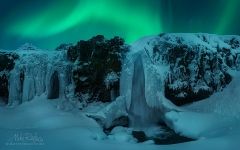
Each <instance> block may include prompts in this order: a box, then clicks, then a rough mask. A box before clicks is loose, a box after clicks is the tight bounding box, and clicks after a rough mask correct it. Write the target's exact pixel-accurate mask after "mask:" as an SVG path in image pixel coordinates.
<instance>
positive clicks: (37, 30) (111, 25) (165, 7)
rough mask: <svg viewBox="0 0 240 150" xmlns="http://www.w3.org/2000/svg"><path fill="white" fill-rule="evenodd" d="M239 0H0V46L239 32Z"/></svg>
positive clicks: (48, 44)
mask: <svg viewBox="0 0 240 150" xmlns="http://www.w3.org/2000/svg"><path fill="white" fill-rule="evenodd" d="M239 6H240V1H239V0H1V1H0V18H1V23H0V33H1V34H0V48H3V49H15V48H17V47H19V46H20V45H22V44H24V43H26V42H29V43H33V44H34V45H36V46H38V47H40V48H46V49H54V48H56V47H57V46H58V45H59V44H60V43H75V42H76V41H78V40H80V39H89V38H90V37H92V36H94V35H98V34H102V35H104V36H106V37H108V38H111V37H113V36H115V35H118V36H121V37H123V38H125V40H126V42H127V43H131V42H133V41H135V40H137V39H138V38H140V37H142V36H147V35H154V34H159V33H162V32H207V33H214V34H238V35H239V34H240V9H238V8H239Z"/></svg>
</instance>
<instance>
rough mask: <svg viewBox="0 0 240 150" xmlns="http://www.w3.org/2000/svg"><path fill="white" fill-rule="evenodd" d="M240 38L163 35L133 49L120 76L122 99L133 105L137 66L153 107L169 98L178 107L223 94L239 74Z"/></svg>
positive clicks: (145, 39) (143, 41)
mask: <svg viewBox="0 0 240 150" xmlns="http://www.w3.org/2000/svg"><path fill="white" fill-rule="evenodd" d="M239 47H240V37H238V36H218V35H211V34H162V35H160V36H152V37H146V38H143V39H140V40H139V41H137V42H135V43H134V44H133V45H132V46H131V52H130V53H129V54H128V56H127V59H126V60H125V64H124V68H123V71H122V76H121V95H124V96H126V99H127V104H128V108H129V107H130V105H131V104H132V103H133V101H132V96H133V93H132V92H133V90H134V88H133V87H132V86H133V82H134V80H135V78H134V63H135V62H136V61H137V59H138V57H141V58H140V59H141V60H142V62H143V66H144V67H143V70H144V76H145V77H144V80H145V81H144V82H145V85H143V87H142V88H145V91H143V92H145V98H146V102H147V105H148V106H150V107H154V106H157V105H158V104H159V102H160V101H161V100H159V98H158V97H160V99H164V98H167V99H169V100H170V101H171V102H173V103H174V104H175V105H183V104H187V103H191V102H194V101H198V100H203V99H205V98H207V97H209V96H210V95H212V94H213V93H214V92H217V91H221V90H223V89H224V87H226V85H228V84H229V83H230V82H231V80H232V75H231V72H232V71H234V70H239V64H240V61H239V58H240V48H239Z"/></svg>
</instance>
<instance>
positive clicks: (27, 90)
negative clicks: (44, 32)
mask: <svg viewBox="0 0 240 150" xmlns="http://www.w3.org/2000/svg"><path fill="white" fill-rule="evenodd" d="M16 53H17V54H18V55H19V59H18V60H17V61H15V66H14V68H13V70H12V71H11V72H10V77H9V102H8V104H9V105H16V104H20V103H22V102H25V101H29V100H32V99H33V98H34V97H35V96H39V95H41V94H43V93H46V94H47V95H48V98H50V99H51V98H62V99H65V98H66V94H67V93H66V87H67V86H68V85H69V84H71V65H70V64H69V63H68V62H67V61H66V60H67V58H66V51H43V50H37V51H35V50H32V51H24V50H21V49H19V50H17V51H16Z"/></svg>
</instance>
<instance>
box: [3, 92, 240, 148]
mask: <svg viewBox="0 0 240 150" xmlns="http://www.w3.org/2000/svg"><path fill="white" fill-rule="evenodd" d="M56 106H57V103H56V101H50V100H46V98H45V96H44V95H43V96H41V97H36V98H35V99H34V100H33V101H30V102H27V103H24V104H22V105H20V106H19V107H16V108H1V109H0V119H1V123H0V135H1V138H0V149H1V150H12V149H23V150H27V149H29V150H30V149H81V150H85V149H86V150H91V149H109V150H112V149H119V150H120V149H129V150H130V149H143V150H146V149H184V150H188V149H194V150H196V149H199V150H202V149H218V150H227V149H237V147H239V146H240V143H239V139H240V129H239V125H240V121H239V122H237V121H236V120H234V119H233V118H229V117H222V116H217V115H215V114H214V113H204V114H203V113H196V112H188V111H186V112H182V113H178V112H175V111H174V112H170V113H168V114H167V117H169V118H171V119H172V121H173V126H176V127H177V128H178V130H179V131H186V132H188V133H189V134H194V135H196V136H198V135H201V136H202V138H200V139H199V140H197V141H192V142H187V143H181V144H174V145H154V144H153V142H151V141H147V142H145V143H136V140H135V139H134V138H133V137H132V136H131V135H130V132H129V131H130V130H131V129H126V128H122V127H118V129H114V130H113V131H112V133H111V135H109V136H106V135H105V134H104V133H103V131H102V129H101V127H99V125H98V124H97V123H96V122H95V121H94V120H92V119H89V118H87V117H86V116H85V115H84V114H85V113H86V112H91V113H92V112H94V111H97V110H99V109H101V107H103V106H101V105H99V104H93V105H92V106H89V108H87V109H85V110H83V111H79V110H75V111H74V110H73V111H71V112H65V111H62V110H59V109H57V107H56Z"/></svg>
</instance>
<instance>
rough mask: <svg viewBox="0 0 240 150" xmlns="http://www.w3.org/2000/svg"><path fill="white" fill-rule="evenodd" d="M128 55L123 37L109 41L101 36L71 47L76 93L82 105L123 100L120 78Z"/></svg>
mask: <svg viewBox="0 0 240 150" xmlns="http://www.w3.org/2000/svg"><path fill="white" fill-rule="evenodd" d="M126 51H127V47H126V46H125V45H124V40H123V39H121V38H120V37H114V38H113V39H110V40H107V39H105V38H104V36H101V35H99V36H96V37H93V38H92V39H90V40H88V41H80V42H78V43H77V44H76V45H75V46H71V47H69V49H68V59H69V60H70V61H72V62H73V81H74V83H75V93H76V94H77V95H78V97H79V98H80V100H81V101H87V102H91V101H94V100H97V99H98V100H101V101H103V102H106V101H111V100H114V99H115V98H116V97H117V96H119V76H120V72H121V65H122V60H123V58H124V55H125V53H126Z"/></svg>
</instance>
